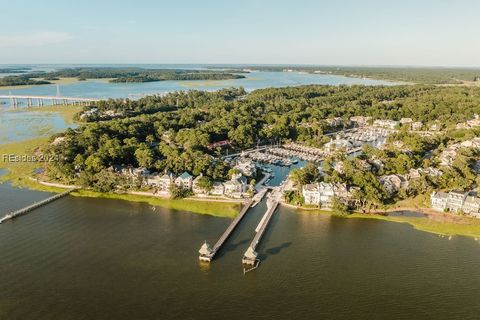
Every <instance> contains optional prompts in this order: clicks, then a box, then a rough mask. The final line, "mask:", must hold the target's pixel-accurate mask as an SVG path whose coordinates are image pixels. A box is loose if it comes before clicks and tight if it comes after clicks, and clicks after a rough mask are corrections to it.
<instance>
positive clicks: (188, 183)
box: [175, 171, 193, 189]
mask: <svg viewBox="0 0 480 320" xmlns="http://www.w3.org/2000/svg"><path fill="white" fill-rule="evenodd" d="M175 184H176V185H177V186H179V187H182V188H184V189H192V184H193V177H192V175H191V174H189V173H188V172H186V171H185V172H184V173H182V174H181V175H180V176H178V177H177V179H175Z"/></svg>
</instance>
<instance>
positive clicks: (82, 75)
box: [0, 67, 245, 87]
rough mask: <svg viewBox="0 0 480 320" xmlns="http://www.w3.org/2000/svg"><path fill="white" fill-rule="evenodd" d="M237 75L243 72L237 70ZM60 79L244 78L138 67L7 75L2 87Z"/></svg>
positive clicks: (147, 80)
mask: <svg viewBox="0 0 480 320" xmlns="http://www.w3.org/2000/svg"><path fill="white" fill-rule="evenodd" d="M22 70H25V69H18V68H17V69H13V68H12V69H9V68H7V69H4V71H6V72H8V73H17V72H20V71H22ZM236 73H244V72H241V71H236ZM60 78H77V79H78V80H86V79H109V81H110V82H112V83H125V82H152V81H164V80H189V81H191V80H229V79H241V78H245V76H243V75H241V74H233V73H228V72H224V71H216V70H187V69H146V68H137V67H118V68H107V67H101V68H66V69H61V70H58V71H51V72H31V73H25V74H21V75H13V76H12V75H10V76H6V77H3V78H0V87H2V86H18V85H42V84H51V83H52V82H51V81H55V80H59V79H60Z"/></svg>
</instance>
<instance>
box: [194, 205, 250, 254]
mask: <svg viewBox="0 0 480 320" xmlns="http://www.w3.org/2000/svg"><path fill="white" fill-rule="evenodd" d="M252 203H253V199H251V200H248V202H247V203H246V204H245V206H244V207H243V208H242V211H240V213H239V214H238V215H237V216H236V217H235V219H233V221H232V223H230V225H229V226H228V227H227V229H226V230H225V232H224V233H223V234H222V235H221V236H220V238H219V239H218V241H217V243H215V245H214V246H213V248H210V247H209V246H208V244H207V243H206V242H205V244H204V245H203V246H202V248H201V249H200V251H199V253H200V256H199V259H200V260H201V261H208V262H210V261H212V259H213V257H214V256H215V254H216V253H217V252H218V251H219V250H220V248H221V247H222V246H223V244H224V243H225V241H226V240H227V239H228V237H229V236H230V235H231V234H232V232H233V230H235V228H236V227H237V225H238V223H239V222H240V221H241V220H242V218H243V217H244V216H245V214H246V213H247V211H248V209H250V206H251V205H252Z"/></svg>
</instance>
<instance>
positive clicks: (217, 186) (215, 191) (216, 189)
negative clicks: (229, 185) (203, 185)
mask: <svg viewBox="0 0 480 320" xmlns="http://www.w3.org/2000/svg"><path fill="white" fill-rule="evenodd" d="M224 193H225V186H224V185H223V183H221V182H219V181H215V182H214V183H213V188H212V190H210V194H211V195H213V196H223V194H224Z"/></svg>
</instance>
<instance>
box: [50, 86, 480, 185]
mask: <svg viewBox="0 0 480 320" xmlns="http://www.w3.org/2000/svg"><path fill="white" fill-rule="evenodd" d="M95 107H96V108H99V109H101V110H115V111H123V112H124V116H123V117H121V118H118V119H112V120H108V121H93V122H88V123H85V124H83V125H81V126H80V127H78V128H76V129H69V130H67V131H66V132H64V133H62V134H59V135H56V136H55V137H53V138H56V137H58V136H62V137H64V140H63V142H62V143H60V144H52V145H51V146H50V148H49V150H47V152H50V153H53V154H56V155H60V159H61V161H60V162H56V163H52V164H50V166H49V168H48V170H47V174H48V175H49V176H50V178H51V179H53V180H58V181H63V182H66V183H72V182H79V183H81V184H83V185H87V186H94V185H102V183H103V182H104V181H110V184H112V183H111V180H112V175H110V174H108V173H107V171H108V170H105V169H107V168H110V167H112V166H113V165H131V166H134V167H146V168H148V169H150V170H151V171H158V172H164V171H166V170H168V171H171V172H173V173H175V174H179V173H182V172H183V171H188V172H190V173H192V174H193V175H199V174H200V173H202V174H203V175H204V176H206V177H209V178H211V179H212V180H217V179H220V180H221V179H225V178H226V177H227V173H228V166H227V165H226V164H225V163H224V162H223V161H222V160H220V159H219V157H218V155H219V154H220V153H221V152H224V150H222V149H220V147H217V148H213V149H211V148H209V146H210V145H211V144H212V143H215V142H218V141H223V140H229V142H230V145H231V148H232V150H231V151H235V150H242V149H245V148H249V147H252V146H254V145H257V144H264V143H269V142H279V141H280V142H285V141H298V142H300V143H304V144H307V145H311V146H318V147H319V146H321V145H322V144H323V143H324V142H326V141H328V140H326V139H325V136H324V132H325V131H326V130H329V128H328V126H327V124H326V123H325V119H328V118H332V117H342V118H344V119H348V118H349V117H351V116H355V115H364V116H372V117H373V118H374V119H387V118H388V119H394V120H399V119H400V118H402V117H411V118H413V119H414V120H415V121H422V122H424V123H425V124H430V123H439V124H440V125H441V126H443V128H444V130H445V132H447V134H446V135H445V138H444V140H442V144H447V143H449V141H450V140H455V139H461V138H462V135H464V133H462V132H458V130H457V131H455V124H456V123H457V122H461V121H465V120H466V119H470V118H472V117H473V115H474V114H475V113H480V88H468V87H436V86H395V87H391V86H385V87H382V86H378V87H372V86H313V85H312V86H301V87H287V88H269V89H260V90H256V91H253V92H251V93H248V94H247V93H246V92H245V91H244V90H243V89H242V88H231V89H223V90H219V91H216V92H204V91H195V90H192V91H187V92H173V93H170V94H168V95H165V96H149V97H145V98H142V99H139V100H135V101H132V100H128V99H127V100H123V99H121V100H108V101H103V102H100V103H98V104H97V105H96V106H95ZM90 108H91V107H87V108H86V109H85V110H89V109H90ZM305 124H312V125H309V126H305ZM450 132H451V133H452V134H450ZM454 132H455V134H453V133H454ZM53 138H52V139H53ZM52 141H53V140H52ZM432 143H438V142H432ZM422 150H423V149H422ZM421 152H423V151H419V152H418V156H417V157H421ZM392 155H394V156H395V157H399V156H400V154H397V153H392ZM415 161H416V162H415V165H417V164H419V163H420V162H419V161H420V160H415ZM390 167H392V168H394V167H395V164H392V165H389V166H388V167H387V169H388V168H390Z"/></svg>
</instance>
